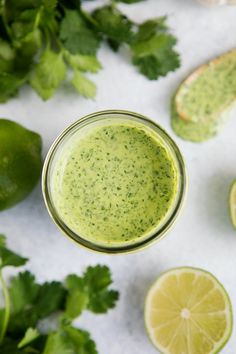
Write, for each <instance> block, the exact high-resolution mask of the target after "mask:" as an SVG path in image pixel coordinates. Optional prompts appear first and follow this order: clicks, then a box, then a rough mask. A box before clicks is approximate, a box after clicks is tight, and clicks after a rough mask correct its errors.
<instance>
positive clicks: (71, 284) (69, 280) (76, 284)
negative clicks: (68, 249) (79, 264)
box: [65, 274, 85, 291]
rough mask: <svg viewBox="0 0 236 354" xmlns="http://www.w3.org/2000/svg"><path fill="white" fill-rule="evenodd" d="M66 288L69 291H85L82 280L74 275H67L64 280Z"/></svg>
mask: <svg viewBox="0 0 236 354" xmlns="http://www.w3.org/2000/svg"><path fill="white" fill-rule="evenodd" d="M65 283H66V287H67V289H68V290H69V291H73V290H81V291H83V290H84V289H85V282H84V278H81V277H79V276H78V275H76V274H69V275H68V276H67V277H66V280H65Z"/></svg>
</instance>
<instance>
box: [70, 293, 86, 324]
mask: <svg viewBox="0 0 236 354" xmlns="http://www.w3.org/2000/svg"><path fill="white" fill-rule="evenodd" d="M88 301H89V297H88V294H87V293H86V292H84V291H80V290H76V291H72V292H70V293H69V294H68V296H67V299H66V309H65V314H66V315H67V316H68V317H69V318H71V319H74V318H76V317H78V316H79V315H80V314H81V313H82V311H83V310H85V309H86V307H87V304H88Z"/></svg>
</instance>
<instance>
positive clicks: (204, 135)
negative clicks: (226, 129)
mask: <svg viewBox="0 0 236 354" xmlns="http://www.w3.org/2000/svg"><path fill="white" fill-rule="evenodd" d="M226 118H227V115H224V116H222V117H221V118H220V119H218V120H214V119H209V120H206V121H203V122H200V123H199V122H191V121H186V120H183V119H182V118H180V116H179V114H178V112H177V111H176V107H175V101H174V99H173V101H172V108H171V125H172V128H173V130H174V131H175V133H176V134H177V135H178V136H179V137H180V138H182V139H184V140H188V141H192V142H202V141H205V140H208V139H211V138H213V137H214V136H215V135H217V134H218V132H219V131H220V130H221V129H222V127H223V126H224V122H225V120H226Z"/></svg>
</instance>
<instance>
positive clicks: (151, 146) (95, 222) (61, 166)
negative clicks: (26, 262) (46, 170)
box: [51, 123, 178, 245]
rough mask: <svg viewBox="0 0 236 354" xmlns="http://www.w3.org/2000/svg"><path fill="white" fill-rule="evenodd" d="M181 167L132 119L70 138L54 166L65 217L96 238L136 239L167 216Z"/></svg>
mask: <svg viewBox="0 0 236 354" xmlns="http://www.w3.org/2000/svg"><path fill="white" fill-rule="evenodd" d="M177 182H178V180H177V169H176V165H175V162H174V160H173V157H172V156H171V154H170V152H169V151H168V150H167V148H166V147H165V146H164V144H163V142H162V140H161V139H159V138H158V136H156V135H154V134H152V133H151V132H150V131H149V130H148V129H146V128H145V126H143V127H141V126H140V125H137V126H135V125H133V124H131V125H129V124H128V123H120V124H117V123H116V124H112V123H109V124H108V125H104V126H97V127H94V128H93V129H91V130H89V131H88V132H87V133H86V134H84V135H83V136H79V135H78V136H77V135H76V134H75V135H74V136H73V137H72V138H71V139H70V140H68V142H67V143H66V145H65V147H64V148H63V149H62V152H61V153H60V155H59V157H58V158H57V159H56V161H55V163H54V167H53V172H52V180H51V185H52V191H51V193H52V199H53V203H54V206H55V208H56V210H57V212H58V214H59V216H60V218H61V219H62V220H63V222H64V223H65V224H66V225H67V226H68V227H69V228H70V229H71V230H73V231H74V232H75V233H76V234H78V235H80V236H81V237H83V238H84V239H86V240H88V241H90V242H94V243H97V244H104V245H106V244H107V245H108V244H109V245H119V244H125V243H129V244H130V243H135V242H136V241H137V239H140V238H145V236H146V235H148V234H149V233H150V232H152V231H154V230H155V229H156V228H157V227H158V225H160V224H161V223H162V222H163V221H164V220H165V218H166V217H167V215H168V213H169V211H170V210H171V208H172V207H173V204H174V202H175V198H176V194H177Z"/></svg>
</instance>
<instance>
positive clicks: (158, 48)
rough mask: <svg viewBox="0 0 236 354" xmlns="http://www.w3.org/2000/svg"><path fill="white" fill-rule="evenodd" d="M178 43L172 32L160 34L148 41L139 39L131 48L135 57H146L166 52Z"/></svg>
mask: <svg viewBox="0 0 236 354" xmlns="http://www.w3.org/2000/svg"><path fill="white" fill-rule="evenodd" d="M175 44H176V38H175V37H173V36H172V35H170V34H165V33H162V34H158V35H154V36H152V37H151V38H149V39H148V40H147V41H138V42H135V43H134V44H132V46H131V49H132V52H133V55H134V56H135V57H139V58H140V57H145V56H148V55H159V52H160V53H161V52H163V51H164V52H166V50H167V49H168V50H170V49H171V48H172V47H173V46H174V45H175Z"/></svg>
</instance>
